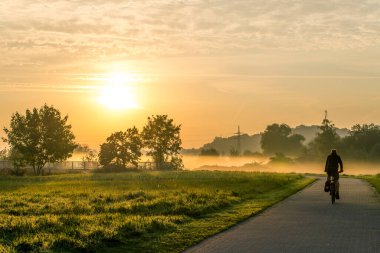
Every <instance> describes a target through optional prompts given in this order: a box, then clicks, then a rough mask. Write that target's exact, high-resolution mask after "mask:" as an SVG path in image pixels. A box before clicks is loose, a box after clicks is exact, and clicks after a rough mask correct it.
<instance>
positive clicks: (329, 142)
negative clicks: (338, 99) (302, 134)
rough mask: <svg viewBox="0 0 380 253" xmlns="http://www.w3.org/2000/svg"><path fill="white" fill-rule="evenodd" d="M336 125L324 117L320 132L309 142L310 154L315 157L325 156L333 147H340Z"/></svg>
mask: <svg viewBox="0 0 380 253" xmlns="http://www.w3.org/2000/svg"><path fill="white" fill-rule="evenodd" d="M336 131H337V129H336V127H335V125H334V124H333V123H332V121H330V120H329V119H328V118H327V113H326V117H325V118H324V119H323V121H322V124H321V126H320V127H319V132H318V133H317V136H316V137H315V138H314V140H313V141H312V142H311V143H310V144H309V155H311V156H313V157H314V158H315V159H319V158H324V157H325V156H326V155H327V154H328V153H330V151H331V149H335V148H339V144H340V136H339V135H338V134H337V132H336Z"/></svg>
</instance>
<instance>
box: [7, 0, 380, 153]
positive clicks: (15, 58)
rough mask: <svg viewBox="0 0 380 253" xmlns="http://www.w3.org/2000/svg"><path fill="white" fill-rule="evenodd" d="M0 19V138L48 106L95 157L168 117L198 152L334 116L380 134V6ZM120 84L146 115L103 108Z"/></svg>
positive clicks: (40, 5) (180, 7)
mask: <svg viewBox="0 0 380 253" xmlns="http://www.w3.org/2000/svg"><path fill="white" fill-rule="evenodd" d="M0 16H1V17H2V19H1V21H0V45H1V47H0V53H1V56H2V57H1V60H0V123H1V125H2V126H7V124H8V123H9V120H10V116H11V114H12V113H13V112H15V111H20V112H23V111H25V109H27V108H32V107H34V106H38V107H39V106H41V105H43V104H44V103H48V104H50V105H54V106H55V107H57V108H58V109H60V110H61V112H62V113H63V114H68V115H69V120H70V122H71V124H72V125H73V130H74V132H75V135H76V136H77V141H78V142H80V143H86V144H89V145H90V146H92V147H95V148H96V147H97V146H98V145H99V144H100V143H101V142H103V141H104V140H105V138H106V137H107V136H108V135H109V134H110V133H112V132H113V131H118V130H123V129H125V128H127V127H131V126H133V125H136V126H137V127H139V128H141V127H142V126H143V124H144V123H145V121H146V118H147V117H148V116H150V115H152V114H168V115H169V116H170V117H172V118H174V119H175V121H176V122H177V123H178V124H182V138H183V144H184V147H186V148H189V147H198V146H200V145H202V144H203V143H205V142H209V141H211V140H212V139H213V137H214V136H229V135H231V134H233V133H234V132H236V128H237V125H241V129H242V131H244V132H246V133H250V134H253V133H256V132H260V131H263V130H264V129H265V127H266V125H268V124H271V123H273V122H279V123H282V122H284V123H288V124H290V125H291V126H296V125H299V124H319V123H320V121H321V119H322V117H323V114H324V110H325V109H327V110H329V113H330V118H331V119H332V120H333V121H334V122H335V123H336V125H337V126H339V127H350V126H352V125H353V124H355V123H372V122H373V123H376V124H380V110H378V108H379V105H380V90H379V88H378V87H379V81H380V61H379V59H378V55H380V25H379V22H378V17H379V16H380V3H379V2H377V1H370V0H367V1H360V2H358V1H354V0H340V1H334V2H331V1H325V2H323V1H307V2H306V1H295V0H294V1H292V0H290V1H286V2H284V1H279V0H266V1H264V0H256V1H243V0H237V1H233V3H232V2H231V1H227V0H225V1H224V0H222V1H215V2H206V1H184V2H182V1H162V2H158V1H116V0H114V1H112V0H111V1H86V0H80V1H75V2H72V1H65V0H62V1H55V0H52V1H49V2H46V1H33V2H32V3H31V2H30V1H26V0H4V1H2V5H0ZM113 73H121V74H122V75H124V76H125V77H128V78H129V77H131V79H130V80H129V79H128V78H127V79H128V80H126V81H123V86H125V87H127V89H122V90H121V92H119V93H125V94H124V96H123V97H124V98H129V100H131V99H132V98H133V99H134V100H135V102H136V103H137V104H138V106H137V107H136V106H134V107H133V108H128V106H127V108H125V109H124V110H114V109H110V108H108V107H107V106H105V105H104V103H103V104H102V103H100V102H99V99H100V97H102V96H104V92H105V90H107V89H108V90H109V88H105V87H108V86H113V84H112V81H110V80H112V76H113V75H114V74H113ZM127 93H128V94H127ZM111 100H112V99H111ZM113 100H114V101H116V100H117V98H115V99H113Z"/></svg>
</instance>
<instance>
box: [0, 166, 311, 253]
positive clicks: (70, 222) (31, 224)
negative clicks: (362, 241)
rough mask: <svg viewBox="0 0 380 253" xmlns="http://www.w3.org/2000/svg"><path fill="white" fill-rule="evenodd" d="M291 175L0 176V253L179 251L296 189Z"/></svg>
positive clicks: (298, 183) (297, 179) (299, 182)
mask: <svg viewBox="0 0 380 253" xmlns="http://www.w3.org/2000/svg"><path fill="white" fill-rule="evenodd" d="M310 182H312V179H309V178H305V177H303V176H302V175H297V174H264V173H243V172H210V171H208V172H206V171H198V172H190V171H166V172H162V171H161V172H159V171H154V172H128V173H118V174H86V175H84V174H81V175H55V176H45V177H21V178H20V177H5V178H4V177H3V178H0V252H104V251H107V252H180V251H182V250H184V249H186V248H187V247H189V246H191V245H193V244H195V243H197V242H199V241H201V240H202V239H204V238H206V237H208V236H210V235H212V234H215V233H217V232H220V231H223V230H225V229H227V228H229V227H230V226H232V225H234V224H236V223H237V222H240V221H242V220H244V219H246V218H248V217H250V216H252V215H254V214H256V213H258V212H260V211H262V210H263V209H264V208H266V207H268V206H271V205H273V204H274V203H276V202H278V201H280V200H282V199H284V198H285V197H287V196H289V195H291V194H293V193H295V192H296V191H298V190H300V189H302V188H303V187H305V186H306V185H308V184H309V183H310Z"/></svg>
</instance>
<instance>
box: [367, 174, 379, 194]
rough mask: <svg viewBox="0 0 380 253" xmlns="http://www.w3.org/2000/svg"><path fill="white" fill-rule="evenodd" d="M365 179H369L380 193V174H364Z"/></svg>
mask: <svg viewBox="0 0 380 253" xmlns="http://www.w3.org/2000/svg"><path fill="white" fill-rule="evenodd" d="M364 179H365V180H367V181H368V182H369V183H370V184H371V185H372V186H373V187H375V189H376V190H377V192H378V193H380V174H377V175H373V176H364Z"/></svg>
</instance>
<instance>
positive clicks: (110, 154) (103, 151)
mask: <svg viewBox="0 0 380 253" xmlns="http://www.w3.org/2000/svg"><path fill="white" fill-rule="evenodd" d="M142 145H143V144H142V140H141V137H140V135H139V131H138V130H137V128H136V127H133V128H129V129H127V131H126V132H122V131H119V132H115V133H113V134H111V135H110V136H109V137H108V138H107V141H106V142H105V143H103V144H102V145H100V151H99V163H100V165H102V166H108V165H117V166H122V167H124V168H126V167H127V166H129V165H132V166H134V167H136V168H137V167H138V162H139V160H140V157H141V155H142V153H141V148H142Z"/></svg>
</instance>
